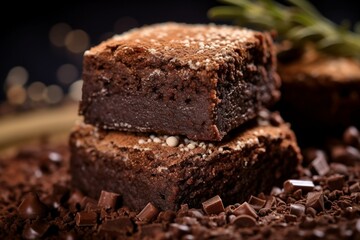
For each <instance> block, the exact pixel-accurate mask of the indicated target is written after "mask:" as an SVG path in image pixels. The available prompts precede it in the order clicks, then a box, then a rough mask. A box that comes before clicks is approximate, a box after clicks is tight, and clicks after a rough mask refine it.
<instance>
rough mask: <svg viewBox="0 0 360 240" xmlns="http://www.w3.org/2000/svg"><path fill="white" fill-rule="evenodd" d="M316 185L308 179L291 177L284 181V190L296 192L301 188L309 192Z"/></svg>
mask: <svg viewBox="0 0 360 240" xmlns="http://www.w3.org/2000/svg"><path fill="white" fill-rule="evenodd" d="M314 187H315V185H314V183H313V182H312V181H308V180H297V179H290V180H287V181H285V182H284V191H285V192H287V193H292V192H295V191H296V190H298V189H301V190H302V191H304V192H309V191H311V190H313V189H314Z"/></svg>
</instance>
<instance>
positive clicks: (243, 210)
mask: <svg viewBox="0 0 360 240" xmlns="http://www.w3.org/2000/svg"><path fill="white" fill-rule="evenodd" d="M233 214H234V215H235V216H240V215H248V216H250V217H253V218H255V219H256V218H257V217H258V216H257V214H256V212H255V210H254V209H253V208H252V206H251V205H250V204H248V203H247V202H244V203H243V204H241V205H240V206H239V207H237V208H236V209H235V210H234V212H233Z"/></svg>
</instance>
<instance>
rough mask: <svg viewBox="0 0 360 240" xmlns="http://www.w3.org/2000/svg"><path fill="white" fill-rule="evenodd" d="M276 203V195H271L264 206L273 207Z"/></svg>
mask: <svg viewBox="0 0 360 240" xmlns="http://www.w3.org/2000/svg"><path fill="white" fill-rule="evenodd" d="M275 204H276V198H275V197H274V196H269V197H268V198H267V200H266V203H265V206H264V208H268V209H271V208H272V207H273V206H275Z"/></svg>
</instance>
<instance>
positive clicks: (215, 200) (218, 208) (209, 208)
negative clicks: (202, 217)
mask: <svg viewBox="0 0 360 240" xmlns="http://www.w3.org/2000/svg"><path fill="white" fill-rule="evenodd" d="M202 206H203V209H204V211H205V212H206V214H208V215H211V214H219V213H221V212H224V211H225V208H224V204H223V202H222V200H221V198H220V196H219V195H216V196H215V197H212V198H210V199H208V200H206V201H205V202H203V203H202Z"/></svg>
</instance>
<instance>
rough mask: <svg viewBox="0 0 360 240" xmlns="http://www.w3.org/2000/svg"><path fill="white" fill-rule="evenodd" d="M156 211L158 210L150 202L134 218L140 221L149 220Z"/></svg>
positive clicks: (154, 215) (155, 214)
mask: <svg viewBox="0 0 360 240" xmlns="http://www.w3.org/2000/svg"><path fill="white" fill-rule="evenodd" d="M158 213H159V210H158V209H157V208H156V207H155V206H154V205H153V204H152V203H148V204H147V205H146V206H145V207H144V208H143V209H142V210H141V212H140V213H139V214H138V215H136V218H137V219H138V220H140V221H141V222H150V221H151V220H152V219H153V218H155V217H156V216H157V215H158Z"/></svg>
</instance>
